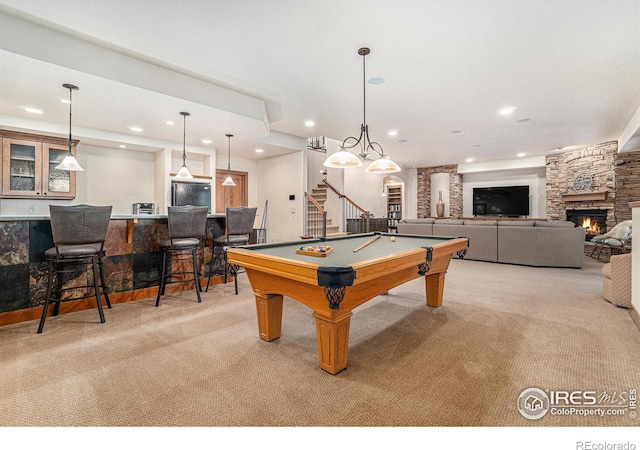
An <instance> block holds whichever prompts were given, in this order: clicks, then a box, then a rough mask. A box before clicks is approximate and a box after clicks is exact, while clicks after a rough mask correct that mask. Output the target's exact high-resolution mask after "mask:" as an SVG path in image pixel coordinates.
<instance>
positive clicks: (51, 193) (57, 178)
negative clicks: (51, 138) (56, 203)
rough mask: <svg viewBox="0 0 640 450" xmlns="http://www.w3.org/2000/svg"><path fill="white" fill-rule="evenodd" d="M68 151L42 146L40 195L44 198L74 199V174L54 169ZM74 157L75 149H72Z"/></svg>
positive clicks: (52, 146)
mask: <svg viewBox="0 0 640 450" xmlns="http://www.w3.org/2000/svg"><path fill="white" fill-rule="evenodd" d="M68 152H69V149H68V148H67V147H62V146H59V145H52V144H44V147H43V152H42V162H43V174H42V184H43V186H42V194H43V195H44V196H46V197H56V198H66V197H69V198H74V197H75V192H76V189H75V186H76V173H75V172H71V171H68V170H59V169H56V166H57V165H58V164H60V163H61V162H62V160H63V159H64V157H65V156H67V153H68ZM72 153H73V154H74V155H75V148H73V149H72Z"/></svg>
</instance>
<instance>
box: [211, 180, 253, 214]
mask: <svg viewBox="0 0 640 450" xmlns="http://www.w3.org/2000/svg"><path fill="white" fill-rule="evenodd" d="M230 174H231V179H232V180H233V182H234V183H235V184H236V185H235V186H223V185H222V182H223V181H224V180H225V178H227V171H226V170H216V211H215V212H216V213H219V214H225V212H226V208H227V207H235V206H248V204H249V194H248V185H249V180H248V178H249V174H248V173H247V172H237V171H234V170H232V171H231V172H230Z"/></svg>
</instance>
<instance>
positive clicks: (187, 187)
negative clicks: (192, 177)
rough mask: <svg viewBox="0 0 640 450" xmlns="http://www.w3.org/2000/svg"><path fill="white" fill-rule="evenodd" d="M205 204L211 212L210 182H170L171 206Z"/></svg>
mask: <svg viewBox="0 0 640 450" xmlns="http://www.w3.org/2000/svg"><path fill="white" fill-rule="evenodd" d="M185 205H195V206H207V207H208V208H209V214H211V184H210V183H197V182H190V181H172V182H171V206H185Z"/></svg>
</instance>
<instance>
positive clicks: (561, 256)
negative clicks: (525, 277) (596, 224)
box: [398, 218, 585, 268]
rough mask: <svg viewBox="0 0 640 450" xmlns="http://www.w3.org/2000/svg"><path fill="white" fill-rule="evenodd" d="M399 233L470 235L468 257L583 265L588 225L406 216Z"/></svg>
mask: <svg viewBox="0 0 640 450" xmlns="http://www.w3.org/2000/svg"><path fill="white" fill-rule="evenodd" d="M398 233H402V234H422V235H428V236H456V237H467V238H469V248H468V249H467V253H466V255H465V259H473V260H477V261H490V262H498V263H506V264H521V265H525V266H537V267H571V268H581V267H582V261H583V259H584V241H585V229H584V228H582V227H576V226H575V224H574V223H573V222H564V221H545V220H507V219H500V220H455V219H431V218H428V219H404V220H402V221H400V222H399V223H398Z"/></svg>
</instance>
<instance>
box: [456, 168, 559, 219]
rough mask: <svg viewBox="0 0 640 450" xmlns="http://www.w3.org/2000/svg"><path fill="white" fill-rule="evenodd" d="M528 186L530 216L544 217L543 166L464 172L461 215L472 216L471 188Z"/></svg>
mask: <svg viewBox="0 0 640 450" xmlns="http://www.w3.org/2000/svg"><path fill="white" fill-rule="evenodd" d="M492 186H529V195H530V198H531V204H530V207H531V210H530V213H531V214H530V217H532V218H545V217H546V216H547V212H546V202H547V188H546V169H545V167H532V168H526V169H514V170H498V171H486V172H475V173H465V174H464V175H463V178H462V215H463V216H464V217H473V188H474V187H492Z"/></svg>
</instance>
